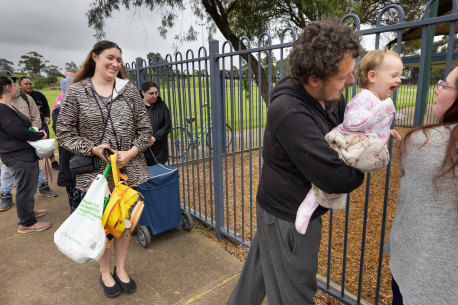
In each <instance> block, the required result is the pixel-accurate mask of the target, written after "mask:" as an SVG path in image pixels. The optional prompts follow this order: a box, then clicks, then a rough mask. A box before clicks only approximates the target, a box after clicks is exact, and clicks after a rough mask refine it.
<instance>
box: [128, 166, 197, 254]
mask: <svg viewBox="0 0 458 305" xmlns="http://www.w3.org/2000/svg"><path fill="white" fill-rule="evenodd" d="M148 169H149V171H150V179H149V180H148V181H146V182H145V183H143V184H142V185H140V186H139V187H138V188H137V190H138V191H139V192H140V194H142V196H143V197H144V202H145V207H144V209H143V213H142V216H141V217H140V220H139V223H138V226H137V233H138V239H139V241H140V244H141V245H142V246H143V247H145V248H148V247H149V245H150V244H151V235H158V234H160V233H163V232H165V231H168V230H171V229H173V228H176V227H178V226H182V227H183V229H184V230H185V231H188V232H189V231H190V230H191V227H192V223H193V220H192V217H191V214H189V212H187V211H182V210H181V205H180V188H179V178H180V176H179V174H178V169H176V168H175V167H172V166H169V165H166V164H160V163H158V164H156V165H153V166H150V167H148Z"/></svg>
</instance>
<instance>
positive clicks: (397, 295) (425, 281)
mask: <svg viewBox="0 0 458 305" xmlns="http://www.w3.org/2000/svg"><path fill="white" fill-rule="evenodd" d="M434 93H435V94H436V99H435V101H434V105H433V115H434V116H435V117H436V118H437V119H438V120H439V123H438V124H433V125H427V126H421V127H417V128H414V129H412V130H410V131H409V132H408V133H407V134H406V136H405V137H404V139H403V141H402V144H401V173H402V175H403V176H402V178H401V183H400V185H399V190H398V200H397V204H396V213H395V216H394V220H393V225H392V227H391V232H390V236H389V237H388V240H387V241H386V244H385V250H386V251H387V253H388V255H389V256H390V270H391V273H392V275H393V279H392V287H393V304H396V305H398V304H406V305H409V304H415V305H423V304H424V305H429V304H455V303H456V301H457V299H458V289H457V283H458V180H457V174H456V170H457V163H458V68H455V69H453V70H452V72H450V74H449V75H448V77H447V79H446V81H445V82H444V81H439V83H438V86H437V88H436V89H435V90H434Z"/></svg>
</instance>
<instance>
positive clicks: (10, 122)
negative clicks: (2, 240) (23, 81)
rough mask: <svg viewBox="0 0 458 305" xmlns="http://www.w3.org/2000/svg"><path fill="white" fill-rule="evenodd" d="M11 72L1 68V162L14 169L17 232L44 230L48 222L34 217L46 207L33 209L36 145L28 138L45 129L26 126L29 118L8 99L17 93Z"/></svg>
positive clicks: (42, 136) (39, 135) (41, 134)
mask: <svg viewBox="0 0 458 305" xmlns="http://www.w3.org/2000/svg"><path fill="white" fill-rule="evenodd" d="M12 76H13V74H12V73H11V72H9V71H5V70H2V71H0V143H2V145H0V157H1V158H2V163H5V164H6V165H7V166H8V168H10V169H11V170H12V171H13V175H14V180H15V181H16V184H17V193H16V211H17V215H18V218H19V223H18V224H19V227H18V233H30V232H36V231H43V230H46V229H48V228H50V227H51V223H50V222H38V221H37V219H36V217H39V216H42V215H44V214H46V211H45V210H34V207H35V199H34V195H35V192H36V189H37V183H38V182H37V181H38V157H37V154H36V153H35V149H34V148H33V147H32V146H31V145H30V144H29V143H27V141H38V140H40V139H45V138H46V133H45V132H44V131H38V132H36V131H31V130H29V127H31V126H32V121H31V120H30V118H28V117H27V116H25V115H23V114H22V113H21V112H20V111H18V110H17V109H15V108H14V107H13V105H12V103H11V102H12V100H13V98H15V97H16V95H17V89H16V85H15V82H13V78H12ZM14 80H16V79H14ZM2 208H3V204H2ZM8 208H9V207H8Z"/></svg>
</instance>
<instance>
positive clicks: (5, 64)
mask: <svg viewBox="0 0 458 305" xmlns="http://www.w3.org/2000/svg"><path fill="white" fill-rule="evenodd" d="M0 70H8V71H10V72H13V71H14V64H13V62H12V61H9V60H8V59H6V58H0Z"/></svg>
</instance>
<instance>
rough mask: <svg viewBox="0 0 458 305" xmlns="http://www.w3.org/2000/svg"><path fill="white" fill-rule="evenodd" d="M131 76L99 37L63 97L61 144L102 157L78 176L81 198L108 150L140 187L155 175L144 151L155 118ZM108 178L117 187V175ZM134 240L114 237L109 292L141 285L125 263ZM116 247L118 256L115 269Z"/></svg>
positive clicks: (113, 47)
mask: <svg viewBox="0 0 458 305" xmlns="http://www.w3.org/2000/svg"><path fill="white" fill-rule="evenodd" d="M125 75H126V73H125V68H124V67H123V63H122V53H121V49H120V48H119V46H118V45H117V44H115V43H114V42H111V41H99V42H97V43H96V44H95V45H94V47H93V48H92V50H91V51H90V52H89V54H88V56H87V58H86V60H85V61H84V63H83V65H82V67H81V69H80V71H79V72H78V74H77V75H76V76H75V80H74V83H73V85H71V86H70V87H69V88H68V89H67V92H66V93H65V95H64V98H63V99H62V107H61V111H60V114H59V118H58V120H57V138H58V141H59V145H60V146H62V147H63V148H64V149H66V150H68V151H70V152H72V153H73V154H75V155H84V156H91V155H95V156H98V157H99V158H100V159H101V162H100V166H99V168H98V170H96V171H94V172H91V173H85V174H80V175H76V186H75V192H76V194H75V196H78V197H79V198H80V200H81V198H83V197H84V195H85V193H86V191H87V190H88V188H89V186H90V184H91V183H92V181H93V180H94V179H95V178H96V176H97V174H102V172H103V170H104V168H105V166H106V164H107V162H106V159H105V157H104V155H103V154H104V150H106V149H109V150H111V151H112V152H115V153H116V163H117V166H118V167H119V168H121V172H122V173H123V174H125V175H127V176H128V178H129V179H128V180H127V183H128V184H129V186H131V187H136V186H138V185H140V184H142V183H144V182H146V181H147V180H148V179H149V176H150V174H149V171H148V167H147V165H146V161H145V158H144V156H143V153H142V152H143V151H144V150H145V149H147V148H148V146H149V144H150V139H151V136H152V134H153V133H152V130H151V123H150V121H149V118H148V114H147V113H146V109H145V106H144V105H143V102H142V99H141V97H140V94H139V92H138V89H137V88H136V87H135V86H134V85H133V84H131V83H130V82H129V80H128V79H125V77H126V76H125ZM109 113H110V115H109ZM112 147H113V148H115V150H114V149H112ZM108 182H109V187H110V189H113V187H114V185H113V181H112V179H108ZM129 239H130V238H129V236H124V237H121V238H114V239H113V240H112V241H111V247H110V248H108V249H106V250H105V253H104V255H103V256H102V258H101V259H100V260H99V265H100V273H101V275H100V279H99V283H100V285H101V286H102V288H103V290H104V293H105V295H106V296H107V297H115V296H117V295H119V294H120V293H121V292H122V291H123V292H125V293H133V292H134V291H135V290H136V287H137V286H136V283H135V281H134V280H133V279H132V278H130V276H129V275H128V274H127V271H126V268H125V263H126V257H127V250H128V245H129ZM111 249H114V252H115V261H116V267H115V269H114V271H113V274H111V272H110V256H111Z"/></svg>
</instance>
